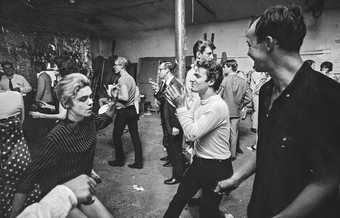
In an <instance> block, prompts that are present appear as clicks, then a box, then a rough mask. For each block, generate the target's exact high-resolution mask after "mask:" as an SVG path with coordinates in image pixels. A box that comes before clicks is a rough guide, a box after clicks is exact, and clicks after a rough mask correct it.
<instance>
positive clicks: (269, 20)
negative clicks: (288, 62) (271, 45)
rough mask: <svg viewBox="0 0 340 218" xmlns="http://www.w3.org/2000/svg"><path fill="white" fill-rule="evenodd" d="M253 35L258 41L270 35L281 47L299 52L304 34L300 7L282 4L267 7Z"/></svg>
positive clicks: (304, 26) (304, 28)
mask: <svg viewBox="0 0 340 218" xmlns="http://www.w3.org/2000/svg"><path fill="white" fill-rule="evenodd" d="M255 35H256V36H257V41H258V42H262V41H263V40H264V39H265V37H267V36H271V37H273V38H274V39H276V40H277V42H278V44H279V46H280V48H281V49H283V50H286V51H289V52H299V51H300V47H301V45H302V42H303V39H304V37H305V35H306V24H305V22H304V18H303V14H302V10H301V8H300V7H298V6H291V7H286V6H282V5H277V6H273V7H270V8H268V9H267V10H265V12H264V13H263V14H262V15H261V16H260V17H259V19H258V22H257V24H256V27H255Z"/></svg>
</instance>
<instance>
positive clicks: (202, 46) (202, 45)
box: [192, 40, 216, 59]
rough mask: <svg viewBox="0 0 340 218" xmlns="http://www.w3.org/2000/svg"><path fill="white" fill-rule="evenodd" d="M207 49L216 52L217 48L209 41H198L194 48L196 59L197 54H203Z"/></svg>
mask: <svg viewBox="0 0 340 218" xmlns="http://www.w3.org/2000/svg"><path fill="white" fill-rule="evenodd" d="M206 47H210V48H211V50H214V49H215V48H216V47H215V45H214V44H213V43H212V42H211V41H209V40H204V41H202V40H197V41H196V42H195V44H194V47H192V52H193V54H194V58H195V59H196V58H197V56H196V53H197V52H200V53H203V52H204V50H205V48H206Z"/></svg>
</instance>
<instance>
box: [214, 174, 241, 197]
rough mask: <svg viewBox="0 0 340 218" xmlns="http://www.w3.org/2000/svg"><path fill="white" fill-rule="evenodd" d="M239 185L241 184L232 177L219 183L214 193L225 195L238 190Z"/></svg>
mask: <svg viewBox="0 0 340 218" xmlns="http://www.w3.org/2000/svg"><path fill="white" fill-rule="evenodd" d="M239 185H240V183H239V182H237V181H235V180H234V179H232V177H231V178H228V179H225V180H221V181H219V182H218V183H217V185H216V187H215V190H214V192H216V193H218V194H221V195H222V194H223V193H229V192H231V191H232V190H234V189H236V188H237V187H238V186H239Z"/></svg>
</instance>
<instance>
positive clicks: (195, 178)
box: [164, 62, 233, 218]
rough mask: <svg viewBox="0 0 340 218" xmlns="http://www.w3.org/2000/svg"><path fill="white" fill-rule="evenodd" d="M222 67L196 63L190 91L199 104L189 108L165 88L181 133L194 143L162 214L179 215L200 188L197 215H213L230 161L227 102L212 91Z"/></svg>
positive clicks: (175, 92) (212, 217)
mask: <svg viewBox="0 0 340 218" xmlns="http://www.w3.org/2000/svg"><path fill="white" fill-rule="evenodd" d="M222 79H223V76H222V68H221V66H216V65H215V64H214V63H212V62H210V63H209V62H203V63H198V65H197V71H195V73H194V75H193V78H192V81H191V82H192V91H193V92H196V93H198V94H199V96H200V99H201V102H200V105H199V106H198V107H197V108H196V109H194V110H190V109H188V107H186V106H185V105H186V102H185V94H184V93H183V92H182V93H180V92H179V91H178V90H176V89H174V88H172V89H169V94H170V96H171V98H173V99H174V103H175V106H176V108H177V117H178V120H179V122H180V124H181V126H182V128H183V131H184V135H185V136H186V137H187V138H188V139H189V140H192V141H195V145H194V158H193V163H192V164H191V166H190V167H189V169H188V170H187V171H186V173H185V174H184V176H183V179H182V181H181V183H180V185H179V187H178V190H177V193H176V194H175V196H174V197H173V199H172V201H171V202H170V205H169V208H168V209H167V211H166V213H165V215H164V217H165V218H169V217H171V218H174V217H179V216H180V214H181V212H182V210H183V208H184V206H185V205H186V203H187V202H188V201H189V200H190V199H191V197H192V196H194V195H195V193H196V192H197V191H198V190H199V189H202V195H201V198H200V208H199V212H200V217H203V218H207V217H209V218H215V217H216V218H217V217H219V216H220V212H219V209H218V206H219V203H220V201H221V196H220V195H218V194H216V193H214V191H213V189H214V185H216V184H217V181H218V180H219V178H229V177H230V176H231V175H232V173H233V169H232V164H231V160H230V156H231V154H230V150H229V133H230V132H229V129H230V122H229V111H228V106H227V104H226V103H225V102H224V101H223V99H222V98H221V97H220V96H219V95H217V94H216V92H217V90H218V89H219V87H220V84H221V82H222Z"/></svg>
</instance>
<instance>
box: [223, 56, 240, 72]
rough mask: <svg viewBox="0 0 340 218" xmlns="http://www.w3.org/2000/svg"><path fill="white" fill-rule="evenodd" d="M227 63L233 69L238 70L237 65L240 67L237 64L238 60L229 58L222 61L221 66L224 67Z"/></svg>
mask: <svg viewBox="0 0 340 218" xmlns="http://www.w3.org/2000/svg"><path fill="white" fill-rule="evenodd" d="M225 65H227V67H231V69H232V70H233V71H234V72H236V71H237V67H238V64H237V61H236V60H235V59H228V60H226V61H223V62H222V63H221V66H222V67H224V66H225Z"/></svg>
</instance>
